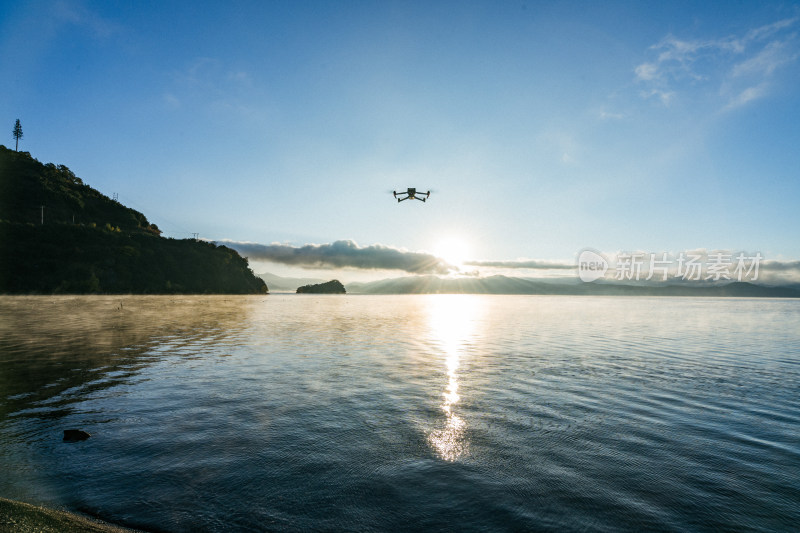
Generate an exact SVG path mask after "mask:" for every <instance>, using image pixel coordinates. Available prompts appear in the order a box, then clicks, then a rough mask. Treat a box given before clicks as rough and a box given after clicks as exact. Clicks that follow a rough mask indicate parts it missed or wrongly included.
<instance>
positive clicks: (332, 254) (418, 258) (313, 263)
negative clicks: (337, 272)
mask: <svg viewBox="0 0 800 533" xmlns="http://www.w3.org/2000/svg"><path fill="white" fill-rule="evenodd" d="M219 244H223V245H225V246H227V247H229V248H233V249H234V250H236V251H237V252H239V253H240V254H241V255H243V256H245V257H247V258H249V259H250V260H251V261H269V262H272V263H280V264H284V265H293V266H300V267H307V268H325V269H335V268H361V269H372V270H402V271H404V272H408V273H409V274H448V273H450V272H453V271H456V270H458V269H457V268H456V267H455V266H453V265H450V264H448V263H447V262H446V261H444V260H443V259H441V258H439V257H436V256H434V255H431V254H426V253H422V252H409V251H406V250H399V249H397V248H391V247H389V246H383V245H381V244H373V245H371V246H363V247H362V246H359V245H358V244H356V243H355V242H353V241H350V240H343V241H335V242H332V243H330V244H306V245H303V246H291V245H289V244H257V243H249V242H234V241H220V242H219Z"/></svg>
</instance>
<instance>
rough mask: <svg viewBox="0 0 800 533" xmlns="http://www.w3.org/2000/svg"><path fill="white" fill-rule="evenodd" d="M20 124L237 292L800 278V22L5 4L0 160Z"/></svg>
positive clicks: (744, 8) (569, 8)
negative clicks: (504, 278)
mask: <svg viewBox="0 0 800 533" xmlns="http://www.w3.org/2000/svg"><path fill="white" fill-rule="evenodd" d="M16 119H20V121H21V125H22V128H23V132H24V137H23V139H22V140H21V141H20V150H25V151H29V152H30V153H31V154H32V155H33V156H34V157H36V158H37V159H39V160H40V161H42V162H54V163H57V164H64V165H66V166H68V167H69V168H70V169H71V170H72V171H73V172H74V173H75V174H76V175H78V176H79V177H81V178H82V179H83V180H84V182H86V183H87V184H89V185H91V186H92V187H94V188H96V189H98V190H100V191H101V192H103V193H105V194H107V195H108V196H112V195H113V194H116V195H117V196H118V198H119V200H120V202H122V203H123V204H125V205H128V206H129V207H132V208H134V209H137V210H139V211H141V212H143V213H145V215H147V216H148V218H149V219H150V221H151V222H154V223H155V224H157V225H158V226H159V227H160V228H161V229H162V230H163V231H164V235H165V236H169V237H175V238H188V237H191V236H192V235H193V234H194V233H197V234H198V235H199V236H200V238H202V239H208V240H211V241H215V242H219V243H226V244H227V245H229V246H231V247H234V248H237V249H239V250H240V251H241V252H242V253H243V254H245V255H247V256H248V257H249V259H250V263H251V266H252V267H253V269H254V270H255V271H256V272H258V273H261V272H271V273H274V274H278V275H292V276H306V277H320V278H326V279H330V278H331V277H334V276H337V277H339V278H340V279H342V280H343V281H354V280H366V279H377V278H380V277H388V276H400V275H409V274H424V273H433V274H451V275H481V276H485V275H491V274H494V273H512V274H513V275H519V276H536V275H545V273H546V272H551V273H553V272H555V273H558V272H559V269H561V268H563V266H564V265H574V263H575V261H576V257H577V256H578V254H579V253H580V252H581V251H582V250H584V249H587V248H589V249H593V250H597V251H600V252H602V253H604V254H609V255H615V254H616V255H618V254H621V253H625V252H630V251H642V252H645V253H658V254H661V253H662V252H664V253H669V254H672V255H675V254H679V253H680V252H683V251H687V250H706V251H714V250H727V251H730V252H736V251H745V252H747V253H748V254H756V253H758V254H761V256H763V257H764V258H765V259H766V260H770V261H776V262H783V263H786V264H800V263H798V261H799V260H800V238H798V229H799V228H800V209H797V204H798V199H800V150H798V141H799V140H800V2H730V1H725V2H694V1H692V2H680V1H674V2H526V1H519V0H517V1H508V2H493V1H487V2H469V1H467V2H464V1H459V2H444V1H441V2H411V1H403V2H391V1H381V2H375V1H364V2H358V1H341V2H327V1H323V2H313V1H304V2H288V1H276V2H268V1H253V2H236V1H231V2H197V1H193V2H145V1H142V2H110V1H102V2H92V1H77V0H76V1H73V0H61V1H52V2H44V1H36V0H32V1H25V2H20V1H13V2H12V1H6V0H0V124H3V123H5V124H6V126H7V128H6V129H7V130H8V131H7V136H6V139H5V140H2V139H1V138H0V142H1V143H3V144H5V145H6V146H9V147H12V146H13V144H14V139H13V137H12V135H11V132H12V129H13V125H14V121H15V120H16ZM2 121H4V122H2ZM409 187H415V188H417V189H418V190H421V191H428V190H430V191H431V196H430V198H429V199H428V201H426V202H424V203H423V202H419V201H413V200H410V201H405V202H402V203H398V202H397V201H396V200H395V199H394V197H393V196H392V194H391V192H392V191H393V190H398V191H401V190H405V189H407V188H409ZM548 266H555V267H556V268H555V269H554V270H548ZM562 272H563V270H562ZM798 272H800V269H798Z"/></svg>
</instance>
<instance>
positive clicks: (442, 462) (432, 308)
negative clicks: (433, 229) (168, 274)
mask: <svg viewBox="0 0 800 533" xmlns="http://www.w3.org/2000/svg"><path fill="white" fill-rule="evenodd" d="M65 428H83V429H85V430H87V431H89V432H90V433H92V435H93V436H92V438H91V439H89V440H88V441H85V442H80V443H74V444H68V443H63V442H61V436H62V431H63V429H65ZM0 472H1V473H2V475H0V496H5V497H10V498H16V499H21V500H25V501H29V502H34V503H45V504H49V505H61V506H65V507H67V508H69V509H74V510H81V511H84V512H88V513H92V514H95V515H98V516H100V517H102V518H105V519H107V520H111V521H116V522H120V523H123V524H126V525H130V526H135V527H141V528H145V529H151V530H158V531H161V530H163V531H229V530H249V531H260V530H277V531H281V530H331V531H332V530H360V531H364V530H376V531H386V530H397V529H425V530H431V531H436V530H446V531H469V530H497V531H502V530H515V531H519V530H527V531H537V530H553V531H585V530H589V531H638V530H643V529H647V530H672V531H714V530H729V531H730V530H736V531H749V530H755V531H759V530H760V531H796V530H797V527H798V524H800V301H784V300H748V299H742V300H739V299H690V298H663V299H658V298H613V297H549V296H445V295H441V296H438V295H436V296H355V295H348V296H344V297H342V296H311V295H308V296H305V295H304V296H298V295H273V296H262V297H63V298H53V297H20V298H17V297H0Z"/></svg>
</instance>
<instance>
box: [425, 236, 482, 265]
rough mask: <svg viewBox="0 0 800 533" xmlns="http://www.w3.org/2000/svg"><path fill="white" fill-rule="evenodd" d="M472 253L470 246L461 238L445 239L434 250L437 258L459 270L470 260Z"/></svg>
mask: <svg viewBox="0 0 800 533" xmlns="http://www.w3.org/2000/svg"><path fill="white" fill-rule="evenodd" d="M471 252H472V250H471V248H470V246H469V244H468V243H467V242H466V241H465V240H464V239H462V238H460V237H444V238H442V239H440V240H439V241H438V242H437V243H436V245H435V246H434V248H433V253H434V255H436V257H439V258H441V259H444V260H445V261H447V262H448V263H449V264H451V265H453V266H455V267H458V268H461V267H462V266H464V261H467V260H468V259H469V254H470V253H471Z"/></svg>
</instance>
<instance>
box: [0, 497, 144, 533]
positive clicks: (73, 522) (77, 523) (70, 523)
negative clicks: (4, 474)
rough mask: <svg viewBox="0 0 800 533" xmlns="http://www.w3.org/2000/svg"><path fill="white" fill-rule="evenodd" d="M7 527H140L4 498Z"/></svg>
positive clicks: (2, 517) (19, 530)
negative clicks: (114, 523) (126, 525)
mask: <svg viewBox="0 0 800 533" xmlns="http://www.w3.org/2000/svg"><path fill="white" fill-rule="evenodd" d="M6 531H7V532H12V531H13V532H14V533H28V532H31V533H33V532H36V533H39V532H46V533H50V532H53V533H62V532H65V533H66V532H73V531H81V532H83V531H89V532H97V533H130V532H132V531H138V530H135V529H127V528H124V527H120V526H115V525H112V524H108V523H106V522H102V521H100V520H95V519H93V518H88V517H86V516H81V515H78V514H74V513H68V512H66V511H58V510H56V509H47V508H45V507H38V506H36V505H30V504H28V503H22V502H16V501H13V500H7V499H5V498H0V532H6Z"/></svg>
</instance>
